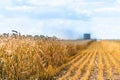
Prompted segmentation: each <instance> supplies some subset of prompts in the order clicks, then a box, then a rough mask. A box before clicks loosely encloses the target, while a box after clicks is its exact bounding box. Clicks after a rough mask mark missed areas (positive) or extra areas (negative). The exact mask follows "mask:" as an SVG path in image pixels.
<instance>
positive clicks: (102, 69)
mask: <svg viewBox="0 0 120 80" xmlns="http://www.w3.org/2000/svg"><path fill="white" fill-rule="evenodd" d="M62 72H63V74H61V75H59V78H58V80H120V43H119V42H115V41H99V42H94V43H92V44H91V45H90V46H89V47H88V48H87V49H85V50H84V51H82V52H81V54H79V56H77V57H76V58H74V59H73V60H71V65H69V66H68V68H67V69H66V70H64V71H62Z"/></svg>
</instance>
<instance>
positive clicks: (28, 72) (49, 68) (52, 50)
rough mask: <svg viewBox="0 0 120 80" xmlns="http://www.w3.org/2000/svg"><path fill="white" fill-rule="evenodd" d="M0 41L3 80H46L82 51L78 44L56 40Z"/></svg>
mask: <svg viewBox="0 0 120 80" xmlns="http://www.w3.org/2000/svg"><path fill="white" fill-rule="evenodd" d="M0 38H1V39H0V79H2V80H41V79H45V80H46V79H48V80H49V79H51V78H53V76H55V75H56V74H57V73H58V72H59V71H60V70H61V69H62V67H63V66H64V65H65V64H66V63H67V62H68V61H71V60H73V59H74V56H76V55H77V53H78V51H79V49H81V48H79V47H80V45H79V44H75V43H67V42H64V41H59V40H49V39H47V40H45V39H30V38H12V37H0ZM82 46H86V45H82ZM64 67H65V66H64Z"/></svg>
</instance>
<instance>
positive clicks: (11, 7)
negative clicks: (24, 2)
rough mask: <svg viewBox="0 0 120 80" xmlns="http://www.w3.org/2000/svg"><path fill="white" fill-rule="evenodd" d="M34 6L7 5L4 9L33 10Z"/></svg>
mask: <svg viewBox="0 0 120 80" xmlns="http://www.w3.org/2000/svg"><path fill="white" fill-rule="evenodd" d="M35 8H36V7H33V6H9V7H6V10H9V11H29V10H30V11H32V10H34V9H35Z"/></svg>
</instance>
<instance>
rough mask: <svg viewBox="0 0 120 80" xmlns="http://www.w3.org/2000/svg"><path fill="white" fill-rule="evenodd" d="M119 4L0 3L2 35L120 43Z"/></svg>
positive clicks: (71, 0) (62, 0)
mask: <svg viewBox="0 0 120 80" xmlns="http://www.w3.org/2000/svg"><path fill="white" fill-rule="evenodd" d="M119 21H120V0H0V33H4V32H11V30H17V31H19V32H21V33H22V34H32V35H35V34H38V35H40V34H43V35H48V36H57V37H60V38H65V39H76V38H81V37H82V34H83V33H91V34H92V37H93V38H99V39H120V22H119Z"/></svg>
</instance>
